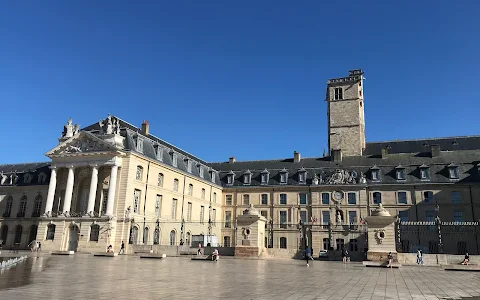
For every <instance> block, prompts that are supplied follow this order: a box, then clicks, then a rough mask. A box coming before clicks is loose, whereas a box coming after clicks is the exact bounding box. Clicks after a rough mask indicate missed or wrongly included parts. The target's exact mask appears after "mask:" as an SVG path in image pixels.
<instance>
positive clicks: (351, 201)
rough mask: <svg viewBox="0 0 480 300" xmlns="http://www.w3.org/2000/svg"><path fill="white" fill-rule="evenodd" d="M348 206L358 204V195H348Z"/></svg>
mask: <svg viewBox="0 0 480 300" xmlns="http://www.w3.org/2000/svg"><path fill="white" fill-rule="evenodd" d="M347 197H348V204H351V205H353V204H357V194H356V193H348V194H347Z"/></svg>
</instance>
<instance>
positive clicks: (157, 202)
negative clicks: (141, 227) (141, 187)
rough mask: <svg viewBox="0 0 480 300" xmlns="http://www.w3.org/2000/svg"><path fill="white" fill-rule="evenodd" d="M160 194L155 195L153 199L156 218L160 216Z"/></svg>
mask: <svg viewBox="0 0 480 300" xmlns="http://www.w3.org/2000/svg"><path fill="white" fill-rule="evenodd" d="M162 197H163V196H162V195H157V198H156V199H155V215H156V216H157V218H160V217H161V215H162V214H161V210H162Z"/></svg>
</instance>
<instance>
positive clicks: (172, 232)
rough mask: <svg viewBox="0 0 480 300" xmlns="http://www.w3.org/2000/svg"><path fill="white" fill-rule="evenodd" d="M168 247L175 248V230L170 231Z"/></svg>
mask: <svg viewBox="0 0 480 300" xmlns="http://www.w3.org/2000/svg"><path fill="white" fill-rule="evenodd" d="M170 246H175V230H172V231H170Z"/></svg>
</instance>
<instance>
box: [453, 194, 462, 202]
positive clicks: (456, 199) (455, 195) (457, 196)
mask: <svg viewBox="0 0 480 300" xmlns="http://www.w3.org/2000/svg"><path fill="white" fill-rule="evenodd" d="M451 197H452V204H460V203H461V202H462V199H461V197H460V192H458V191H452V194H451Z"/></svg>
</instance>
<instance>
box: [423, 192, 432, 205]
mask: <svg viewBox="0 0 480 300" xmlns="http://www.w3.org/2000/svg"><path fill="white" fill-rule="evenodd" d="M423 202H425V203H431V202H433V192H431V191H425V192H423Z"/></svg>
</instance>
